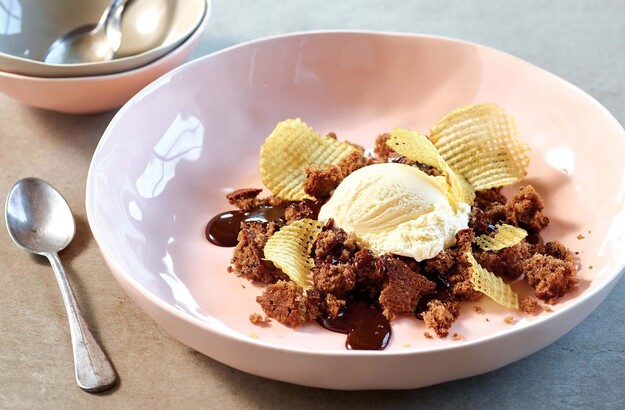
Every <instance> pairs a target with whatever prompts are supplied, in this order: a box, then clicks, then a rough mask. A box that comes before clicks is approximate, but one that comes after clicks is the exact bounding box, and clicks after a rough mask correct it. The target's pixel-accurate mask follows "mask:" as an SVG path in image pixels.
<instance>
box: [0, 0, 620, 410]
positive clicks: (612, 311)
mask: <svg viewBox="0 0 625 410" xmlns="http://www.w3.org/2000/svg"><path fill="white" fill-rule="evenodd" d="M214 3H215V4H214V9H213V16H212V22H211V25H210V28H209V30H208V31H207V32H206V34H205V36H204V38H203V40H202V43H201V44H200V46H199V48H198V49H197V50H196V51H195V53H194V55H193V57H199V56H201V55H204V54H207V53H210V52H212V51H215V50H218V49H220V48H223V47H226V46H229V45H233V44H236V43H239V42H242V41H245V40H249V39H253V38H258V37H261V36H265V35H273V34H279V33H284V32H289V31H300V30H309V29H325V28H358V29H373V30H387V31H408V32H423V33H433V34H440V35H447V36H451V37H457V38H462V39H466V40H471V41H476V42H479V43H482V44H486V45H490V46H493V47H496V48H499V49H501V50H504V51H507V52H510V53H512V54H515V55H517V56H519V57H521V58H525V59H527V60H529V61H531V62H533V63H535V64H537V65H539V66H542V67H543V68H546V69H548V70H550V71H553V72H555V73H556V74H558V75H561V76H563V77H564V78H566V79H568V80H569V81H571V82H573V83H575V84H577V85H578V86H580V87H581V88H583V89H585V90H587V91H588V92H589V93H591V94H592V95H593V96H594V97H595V98H597V99H598V100H599V101H600V102H601V103H603V104H604V105H606V107H607V108H608V109H609V110H610V111H612V112H613V113H614V114H615V116H616V117H617V119H619V120H620V121H621V123H623V122H624V120H625V80H624V77H625V57H624V56H625V2H624V1H622V0H614V1H607V0H606V1H590V0H589V1H563V0H560V1H529V2H527V1H510V0H508V1H497V2H492V1H466V2H465V1H462V2H460V1H457V2H453V1H429V0H428V1H396V2H390V1H389V2H384V1H362V0H361V1H341V2H333V1H322V2H307V1H303V0H298V1H289V2H281V4H280V6H279V7H278V6H277V4H278V2H274V1H269V0H266V1H251V0H250V1H215V2H214ZM94 98H97V96H94ZM114 114H115V113H114V112H109V113H103V114H100V115H93V116H69V115H63V114H58V113H53V112H47V111H41V110H37V109H31V108H28V107H26V106H24V105H22V104H20V103H19V102H17V101H13V100H10V99H8V98H7V97H4V96H2V95H0V197H2V198H4V196H5V195H6V193H8V191H9V189H10V187H11V186H12V184H13V183H14V182H15V181H16V180H17V179H19V178H22V177H26V176H38V177H42V178H45V179H47V180H48V181H50V182H51V183H52V184H53V185H55V186H56V187H57V188H58V189H59V190H60V191H61V192H62V193H63V194H64V195H65V197H66V198H67V200H68V202H69V204H70V206H71V208H72V209H73V210H74V212H75V215H76V222H77V235H76V239H75V240H74V241H73V242H72V244H71V245H70V246H69V247H68V248H67V249H66V250H65V251H64V252H62V253H61V258H62V260H63V262H64V263H65V266H66V268H67V271H68V275H69V277H70V281H71V282H72V284H73V286H74V290H75V293H76V295H77V298H78V299H79V301H80V304H81V306H82V309H83V311H84V314H85V316H86V319H87V321H88V322H89V324H90V326H91V328H92V329H93V331H94V333H95V335H96V337H97V338H98V339H99V340H100V341H101V343H102V344H103V346H104V347H105V349H106V351H107V352H108V355H109V356H110V357H111V358H112V360H113V361H114V363H115V367H116V369H117V372H118V373H119V375H120V378H121V381H120V383H119V385H118V386H117V387H116V388H114V389H113V390H111V391H109V392H106V393H102V394H96V395H94V394H87V393H84V392H82V391H81V390H80V389H79V388H78V387H77V386H76V384H75V382H74V376H73V367H72V361H71V349H70V342H69V331H68V327H67V320H66V316H65V311H64V308H63V305H62V302H61V298H60V294H59V291H58V289H57V285H56V282H55V279H54V276H53V274H52V270H51V268H50V266H49V265H48V263H47V262H46V261H45V260H41V258H36V257H33V256H31V255H28V254H26V253H25V252H23V251H21V250H18V248H17V247H15V246H14V245H13V243H12V242H11V241H10V239H9V237H8V234H7V232H6V229H5V228H4V226H2V227H1V228H0V408H236V409H244V408H284V409H290V408H294V407H295V406H297V407H306V408H339V407H350V408H351V407H359V408H361V407H366V408H414V407H418V406H423V407H437V408H439V407H466V408H473V407H478V406H481V407H487V408H490V407H493V408H505V407H510V408H530V407H531V408H558V407H582V408H592V407H600V408H610V407H612V408H619V407H621V406H622V405H623V404H624V403H625V393H624V390H625V389H623V386H625V350H624V342H623V340H625V330H624V328H625V327H623V326H622V318H623V317H625V308H624V304H623V303H622V300H623V298H624V297H625V283H623V282H621V283H620V284H618V285H617V287H616V289H615V290H614V291H613V292H612V294H611V295H610V296H609V297H608V298H607V299H606V301H605V302H604V303H603V304H602V305H601V306H600V307H599V308H598V309H597V311H596V312H594V313H593V314H592V315H591V317H590V318H588V319H587V320H585V321H584V322H583V323H582V324H581V325H580V326H578V327H577V328H576V329H574V330H573V331H572V332H571V333H569V334H568V335H566V336H565V337H563V338H562V339H560V340H559V341H557V342H556V343H554V344H553V345H551V346H549V347H548V348H546V349H544V350H542V351H540V352H538V353H536V354H534V355H532V356H530V357H528V358H526V359H523V360H521V361H519V362H517V363H514V364H512V365H510V366H507V367H505V368H503V369H500V370H497V371H495V372H491V373H489V374H486V375H482V376H478V377H474V378H470V379H466V380H461V381H456V382H450V383H446V384H443V385H439V386H433V387H429V388H424V389H419V390H413V391H404V392H335V391H326V390H320V389H311V388H304V387H299V386H294V385H290V384H286V383H280V382H274V381H271V380H265V379H262V378H258V377H254V376H251V375H247V374H244V373H241V372H239V371H237V370H234V369H231V368H229V367H227V366H224V365H222V364H220V363H217V362H215V361H214V360H212V359H210V358H208V357H205V356H203V355H201V354H199V353H196V352H194V351H193V350H191V349H190V348H187V347H186V346H184V345H183V344H181V343H179V342H178V341H176V340H175V339H173V338H172V337H171V336H169V335H168V334H167V333H165V332H164V331H163V330H161V329H160V328H159V327H158V326H157V325H156V324H155V323H154V322H153V321H152V320H151V319H150V318H149V317H148V316H147V315H146V314H145V313H143V312H142V311H141V310H139V309H138V308H137V307H136V306H135V305H134V304H133V302H132V301H131V300H130V299H129V298H128V297H127V296H126V294H125V293H124V292H123V291H122V289H121V288H120V287H119V286H118V285H117V283H116V282H115V280H114V279H113V277H112V275H111V274H110V273H109V271H108V269H107V267H106V266H105V264H104V261H103V259H102V257H101V255H100V253H99V251H98V248H97V246H96V244H95V242H94V241H93V239H92V237H91V234H90V231H89V226H88V224H87V221H86V217H85V206H84V199H85V198H84V194H85V180H86V173H87V169H88V166H89V162H90V158H91V155H92V153H93V151H94V149H95V147H96V145H97V143H98V140H99V138H100V136H101V135H102V133H103V131H104V129H105V128H106V126H107V124H108V123H109V121H110V120H111V118H112V117H113V116H114ZM597 137H598V138H599V139H600V136H597ZM624 154H625V153H624ZM624 157H625V155H624ZM2 225H4V224H2ZM619 322H620V323H621V324H620V325H618V323H619ZM614 323H617V326H614Z"/></svg>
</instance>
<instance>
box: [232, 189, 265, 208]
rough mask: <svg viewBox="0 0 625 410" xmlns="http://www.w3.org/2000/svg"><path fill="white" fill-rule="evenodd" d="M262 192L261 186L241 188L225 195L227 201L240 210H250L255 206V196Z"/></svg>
mask: <svg viewBox="0 0 625 410" xmlns="http://www.w3.org/2000/svg"><path fill="white" fill-rule="evenodd" d="M261 192H262V188H260V189H259V188H242V189H237V190H236V191H232V192H230V193H229V194H228V195H226V199H228V203H230V205H234V206H236V207H237V208H239V209H240V210H242V211H250V210H252V209H254V208H256V207H257V206H258V205H257V202H256V197H258V195H259V194H260V193H261Z"/></svg>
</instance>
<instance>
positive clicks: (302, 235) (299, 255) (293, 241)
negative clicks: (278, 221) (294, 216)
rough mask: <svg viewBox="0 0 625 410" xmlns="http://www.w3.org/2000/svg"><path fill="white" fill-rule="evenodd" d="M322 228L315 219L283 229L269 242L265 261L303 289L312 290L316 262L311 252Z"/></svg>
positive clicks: (265, 250) (297, 222) (321, 224)
mask: <svg viewBox="0 0 625 410" xmlns="http://www.w3.org/2000/svg"><path fill="white" fill-rule="evenodd" d="M321 228H323V222H320V221H315V220H313V219H300V220H298V221H295V222H292V223H291V224H289V225H286V226H284V227H282V228H281V229H280V230H279V231H278V232H276V233H274V234H273V235H271V237H270V238H269V240H267V243H266V244H265V248H264V252H265V259H268V260H270V261H272V262H273V263H274V265H276V266H277V267H278V268H280V269H281V270H282V272H284V273H286V274H287V275H288V276H289V278H291V280H292V281H293V282H295V283H297V284H298V285H300V286H301V287H302V288H304V289H306V290H308V289H312V283H311V281H310V278H309V276H310V270H311V269H312V268H313V266H315V262H314V261H313V259H312V258H311V257H310V251H311V249H312V246H313V244H314V243H315V241H316V240H317V236H318V235H319V233H320V232H321Z"/></svg>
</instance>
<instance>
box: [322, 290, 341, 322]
mask: <svg viewBox="0 0 625 410" xmlns="http://www.w3.org/2000/svg"><path fill="white" fill-rule="evenodd" d="M344 307H345V301H344V300H343V299H338V298H337V297H336V296H334V295H333V294H331V293H329V294H327V295H326V297H325V299H323V304H322V305H321V308H322V309H323V311H324V312H325V313H326V314H327V315H328V316H329V317H331V318H334V317H337V316H338V314H339V312H340V311H341V309H343V308H344Z"/></svg>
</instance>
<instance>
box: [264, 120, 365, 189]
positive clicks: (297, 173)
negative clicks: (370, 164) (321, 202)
mask: <svg viewBox="0 0 625 410" xmlns="http://www.w3.org/2000/svg"><path fill="white" fill-rule="evenodd" d="M355 149H356V148H354V147H353V146H351V145H349V144H346V143H344V142H340V141H337V140H335V139H332V138H328V137H322V136H321V135H319V134H318V133H317V132H316V131H315V130H313V129H312V128H311V127H309V126H308V125H306V124H305V123H304V122H302V120H300V119H299V118H296V119H289V120H285V121H282V122H279V123H278V125H276V128H275V129H274V130H273V132H272V133H271V134H270V135H269V136H268V137H267V139H266V140H265V142H264V143H263V145H262V147H261V148H260V177H261V180H262V181H263V184H264V185H265V186H266V187H267V188H268V189H269V190H270V191H271V192H273V193H274V194H275V195H277V196H278V197H280V198H282V199H285V200H287V201H300V200H303V199H314V198H312V197H310V196H309V195H307V194H306V193H305V192H304V186H303V182H304V180H305V179H306V173H305V172H304V168H305V167H306V166H308V165H310V164H315V165H317V166H318V167H319V168H322V169H323V168H325V166H326V165H329V164H334V165H336V164H338V163H339V162H340V161H341V159H343V158H345V157H346V156H347V155H349V154H350V153H351V152H352V151H354V150H355Z"/></svg>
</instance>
